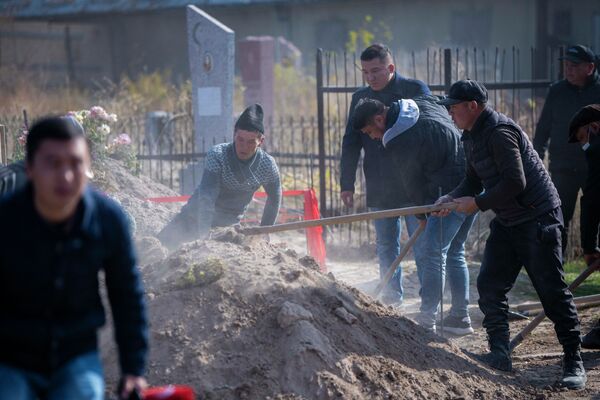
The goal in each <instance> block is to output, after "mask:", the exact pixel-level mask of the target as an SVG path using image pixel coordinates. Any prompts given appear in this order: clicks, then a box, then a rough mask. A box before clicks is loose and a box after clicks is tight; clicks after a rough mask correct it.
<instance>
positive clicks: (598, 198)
mask: <svg viewBox="0 0 600 400" xmlns="http://www.w3.org/2000/svg"><path fill="white" fill-rule="evenodd" d="M577 142H579V144H580V145H581V148H582V150H583V151H584V153H585V159H586V161H587V166H588V175H587V180H586V182H585V186H584V187H583V196H582V197H581V227H580V228H581V247H582V248H583V257H584V259H585V262H586V263H587V265H591V264H592V263H593V262H595V261H596V260H598V259H600V248H599V247H598V230H599V229H600V104H591V105H589V106H585V107H583V108H582V109H581V110H579V112H578V113H577V114H575V116H574V117H573V119H572V120H571V124H570V126H569V143H577ZM582 347H584V348H586V349H600V320H599V321H598V323H597V324H596V325H595V326H594V327H593V328H592V330H591V331H590V332H589V333H588V334H587V335H585V336H584V338H583V341H582Z"/></svg>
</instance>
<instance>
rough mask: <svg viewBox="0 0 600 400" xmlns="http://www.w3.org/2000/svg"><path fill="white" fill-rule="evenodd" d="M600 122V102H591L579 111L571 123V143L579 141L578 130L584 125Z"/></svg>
mask: <svg viewBox="0 0 600 400" xmlns="http://www.w3.org/2000/svg"><path fill="white" fill-rule="evenodd" d="M592 122H600V104H590V105H588V106H585V107H583V108H582V109H581V110H579V111H577V114H575V115H574V116H573V119H572V120H571V123H570V124H569V143H575V142H577V131H578V130H579V128H581V127H582V126H586V125H587V124H591V123H592Z"/></svg>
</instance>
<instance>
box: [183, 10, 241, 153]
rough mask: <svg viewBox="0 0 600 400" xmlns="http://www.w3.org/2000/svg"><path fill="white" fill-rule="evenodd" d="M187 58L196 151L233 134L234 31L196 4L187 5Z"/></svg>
mask: <svg viewBox="0 0 600 400" xmlns="http://www.w3.org/2000/svg"><path fill="white" fill-rule="evenodd" d="M187 29H188V54H189V55H188V57H189V60H190V72H191V75H192V101H193V112H192V114H193V116H194V135H195V138H196V149H195V150H196V151H202V148H203V147H205V148H207V149H208V148H210V147H211V146H212V145H213V143H222V142H223V138H227V139H228V140H230V139H231V137H232V135H233V82H234V79H235V76H234V61H235V54H234V53H235V50H234V42H235V34H234V32H233V31H232V30H231V29H229V28H228V27H226V26H225V25H223V24H222V23H221V22H219V21H218V20H216V19H215V18H213V17H211V16H210V15H208V14H207V13H205V12H204V11H202V10H200V9H199V8H197V7H195V6H191V5H190V6H187Z"/></svg>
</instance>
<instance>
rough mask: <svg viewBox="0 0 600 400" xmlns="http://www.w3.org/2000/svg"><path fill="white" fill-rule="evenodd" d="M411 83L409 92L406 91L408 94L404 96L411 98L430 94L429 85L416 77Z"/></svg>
mask: <svg viewBox="0 0 600 400" xmlns="http://www.w3.org/2000/svg"><path fill="white" fill-rule="evenodd" d="M411 83H412V85H411V89H410V91H409V93H407V94H408V95H407V96H406V98H411V99H413V98H415V97H418V96H426V95H430V94H431V90H429V86H427V84H426V83H425V82H423V81H420V80H418V79H413V80H412V82H411Z"/></svg>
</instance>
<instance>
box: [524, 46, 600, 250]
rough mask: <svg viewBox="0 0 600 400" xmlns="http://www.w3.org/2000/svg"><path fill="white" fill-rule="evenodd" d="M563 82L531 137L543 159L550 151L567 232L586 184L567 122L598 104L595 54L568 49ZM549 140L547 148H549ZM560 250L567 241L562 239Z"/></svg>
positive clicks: (582, 160)
mask: <svg viewBox="0 0 600 400" xmlns="http://www.w3.org/2000/svg"><path fill="white" fill-rule="evenodd" d="M562 60H563V62H564V71H565V79H562V80H560V81H558V82H556V83H555V84H553V85H552V86H551V87H550V91H549V92H548V96H547V97H546V102H545V103H544V108H543V110H542V114H541V116H540V120H539V121H538V124H537V128H536V131H535V137H534V138H533V146H534V148H535V150H536V151H537V153H538V154H539V156H540V158H541V159H542V160H543V159H544V156H545V154H546V150H549V157H550V163H549V169H550V175H551V177H552V182H553V183H554V186H556V190H557V191H558V195H559V196H560V201H561V208H562V213H563V218H564V224H565V230H566V233H568V231H569V225H570V223H571V219H572V218H573V213H574V212H575V204H576V203H577V196H578V194H579V189H582V188H583V186H584V184H585V175H586V171H587V166H586V163H585V157H584V155H583V153H582V151H581V150H580V149H579V146H577V145H575V144H572V143H569V142H567V137H568V131H569V121H570V120H571V118H572V117H573V115H575V113H576V112H577V111H579V109H581V107H584V106H586V105H588V104H593V103H600V76H599V74H598V71H597V68H596V66H595V64H594V62H595V60H596V58H595V55H594V53H593V52H592V51H591V50H590V49H588V48H587V47H585V46H581V45H575V46H571V47H569V48H568V49H567V50H566V52H565V55H564V57H563V58H562ZM548 141H550V146H548ZM564 239H565V240H564V243H563V251H564V250H565V248H566V244H567V240H566V239H567V238H566V236H565V237H564Z"/></svg>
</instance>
